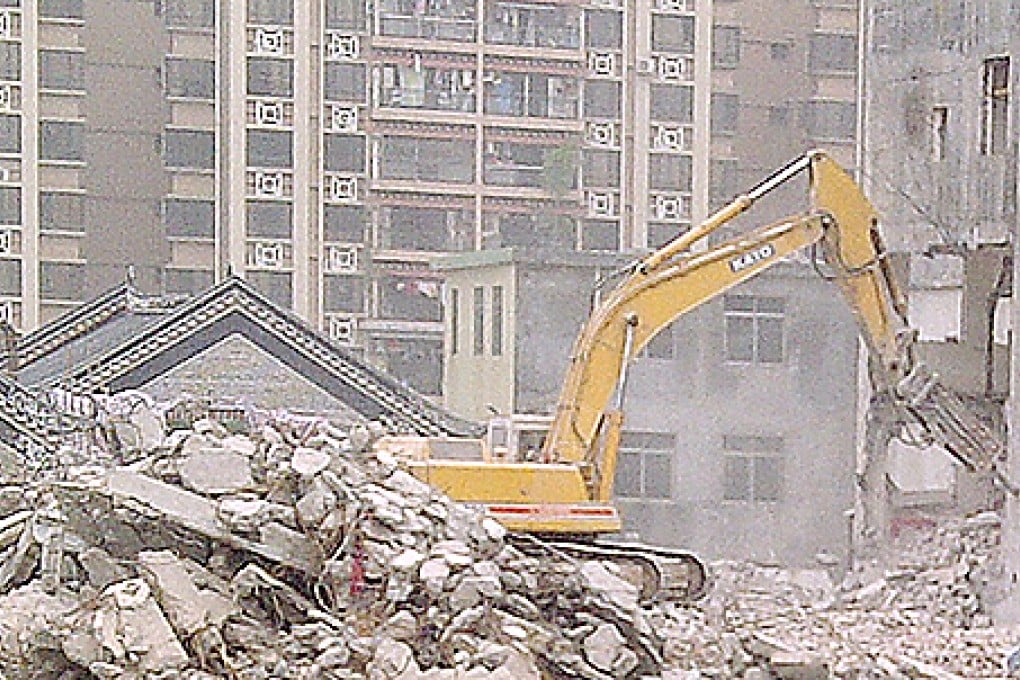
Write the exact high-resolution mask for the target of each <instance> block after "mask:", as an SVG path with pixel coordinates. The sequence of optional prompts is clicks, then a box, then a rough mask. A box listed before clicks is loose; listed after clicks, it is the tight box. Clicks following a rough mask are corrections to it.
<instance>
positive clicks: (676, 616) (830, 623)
mask: <svg viewBox="0 0 1020 680" xmlns="http://www.w3.org/2000/svg"><path fill="white" fill-rule="evenodd" d="M897 534H898V536H897V538H896V542H895V545H893V546H892V547H891V549H890V561H889V562H888V563H889V564H891V565H892V566H891V567H889V568H886V569H882V570H879V569H877V567H872V568H861V569H859V570H858V571H855V572H853V573H851V574H850V575H849V576H847V577H846V578H845V579H844V581H843V582H842V583H833V582H832V581H831V579H830V578H829V577H828V575H827V574H826V572H824V571H821V570H797V569H779V568H775V567H765V566H756V565H751V564H744V563H735V562H725V563H718V564H715V565H713V576H714V587H713V590H712V592H711V593H710V595H709V596H708V597H707V598H706V599H705V600H704V601H702V602H700V603H698V604H697V606H694V607H680V606H673V605H670V606H666V607H663V609H662V613H661V615H655V616H652V617H650V618H651V621H652V624H653V625H654V626H655V627H656V629H657V630H658V631H659V632H660V633H661V634H662V635H663V637H664V638H665V640H666V644H665V648H664V655H665V660H666V665H667V667H668V668H670V673H667V674H665V675H664V676H663V677H674V678H684V679H685V680H686V679H688V678H690V679H693V678H732V677H742V678H751V677H755V678H796V679H798V680H801V679H814V678H820V679H824V678H864V677H866V678H890V679H897V680H900V679H906V678H929V679H933V680H934V679H942V680H951V679H953V678H981V677H1020V668H1018V670H1017V673H1018V674H1017V675H1004V671H1005V669H1006V665H1007V664H1006V660H1007V659H1008V658H1009V653H1010V650H1013V649H1016V648H1017V647H1018V644H1020V627H1006V626H1000V627H993V626H992V621H991V617H990V615H989V611H990V610H991V608H992V606H993V605H994V603H995V601H996V598H997V597H999V593H998V591H997V589H996V584H997V583H998V578H997V577H998V575H999V569H1000V566H999V564H998V561H997V547H998V543H999V519H998V517H997V516H996V515H994V514H989V513H985V514H983V515H978V516H976V517H971V518H968V519H954V518H913V519H912V520H910V521H904V522H903V523H902V525H901V526H899V528H898V531H897ZM1018 666H1020V664H1018Z"/></svg>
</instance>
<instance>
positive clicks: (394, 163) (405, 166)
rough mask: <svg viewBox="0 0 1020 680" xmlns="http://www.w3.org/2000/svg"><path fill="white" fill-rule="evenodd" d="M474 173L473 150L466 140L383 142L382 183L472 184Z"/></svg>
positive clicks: (409, 138) (404, 138) (387, 139)
mask: <svg viewBox="0 0 1020 680" xmlns="http://www.w3.org/2000/svg"><path fill="white" fill-rule="evenodd" d="M474 169H475V167H474V147H473V146H472V145H471V144H465V143H464V142H463V140H458V139H424V138H417V137H385V138H383V140H382V153H381V160H380V176H381V177H382V178H383V179H406V180H423V181H432V182H471V181H473V180H474Z"/></svg>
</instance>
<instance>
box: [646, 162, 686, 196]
mask: <svg viewBox="0 0 1020 680" xmlns="http://www.w3.org/2000/svg"><path fill="white" fill-rule="evenodd" d="M691 181H692V177H691V157H690V156H684V155H679V154H661V153H653V154H650V155H649V156H648V183H649V186H650V187H651V188H652V189H655V190H658V191H684V192H687V191H690V190H691Z"/></svg>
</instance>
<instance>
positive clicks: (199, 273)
mask: <svg viewBox="0 0 1020 680" xmlns="http://www.w3.org/2000/svg"><path fill="white" fill-rule="evenodd" d="M163 277H164V278H163V281H164V284H163V285H164V287H165V288H166V292H167V294H169V295H191V294H194V293H198V292H201V291H203V290H206V289H208V288H210V287H211V286H212V285H213V273H212V272H211V271H209V270H207V269H171V268H169V267H168V268H167V269H166V270H165V274H164V275H163Z"/></svg>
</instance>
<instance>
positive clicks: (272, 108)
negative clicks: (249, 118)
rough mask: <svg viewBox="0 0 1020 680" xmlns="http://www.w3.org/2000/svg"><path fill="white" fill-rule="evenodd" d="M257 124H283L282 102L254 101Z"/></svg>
mask: <svg viewBox="0 0 1020 680" xmlns="http://www.w3.org/2000/svg"><path fill="white" fill-rule="evenodd" d="M255 123H256V124H257V125H272V126H277V125H283V102H264V101H258V102H255Z"/></svg>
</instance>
